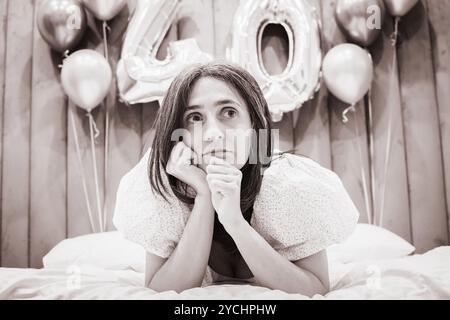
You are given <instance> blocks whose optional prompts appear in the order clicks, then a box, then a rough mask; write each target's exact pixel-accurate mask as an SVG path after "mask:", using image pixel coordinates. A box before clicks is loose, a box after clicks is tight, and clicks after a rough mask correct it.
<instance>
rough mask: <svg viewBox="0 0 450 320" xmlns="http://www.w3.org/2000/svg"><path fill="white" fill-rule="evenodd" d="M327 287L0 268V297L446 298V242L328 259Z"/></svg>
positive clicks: (449, 262)
mask: <svg viewBox="0 0 450 320" xmlns="http://www.w3.org/2000/svg"><path fill="white" fill-rule="evenodd" d="M330 282H331V290H330V292H329V293H327V294H326V295H323V296H322V295H318V294H317V295H315V296H313V297H307V296H305V295H301V294H290V293H286V292H283V291H281V290H271V289H268V288H264V287H259V286H253V285H249V284H213V285H211V286H207V287H202V288H193V289H189V290H185V291H183V292H181V293H177V292H175V291H165V292H156V291H154V290H151V289H148V288H145V287H144V286H143V283H144V274H143V273H139V272H136V271H133V270H106V269H101V268H96V267H93V266H72V267H69V268H67V269H45V268H44V269H31V268H28V269H19V268H0V299H86V300H91V299H152V300H153V299H173V300H184V299H191V300H197V299H200V300H214V299H226V300H234V299H241V300H252V299H258V300H259V299H262V300H277V299H281V300H290V299H299V300H304V299H450V246H446V247H439V248H435V249H433V250H431V251H429V252H427V253H425V254H422V255H412V256H407V257H403V258H398V259H389V260H374V261H368V260H366V261H359V262H353V263H345V264H344V263H339V262H330Z"/></svg>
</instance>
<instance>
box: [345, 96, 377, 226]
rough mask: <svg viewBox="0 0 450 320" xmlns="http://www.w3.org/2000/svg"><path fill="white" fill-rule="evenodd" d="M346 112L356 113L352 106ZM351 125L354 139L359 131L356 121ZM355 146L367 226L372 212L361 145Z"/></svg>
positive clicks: (370, 222) (370, 220) (358, 143)
mask: <svg viewBox="0 0 450 320" xmlns="http://www.w3.org/2000/svg"><path fill="white" fill-rule="evenodd" d="M346 110H348V111H350V110H351V111H353V112H356V110H355V107H354V105H352V106H351V107H349V108H347V109H346ZM348 111H347V112H348ZM353 125H354V128H355V134H356V137H359V129H358V124H357V123H356V121H353ZM357 146H358V153H359V161H360V163H361V179H362V183H363V192H364V202H365V204H366V215H367V221H368V223H369V224H372V216H371V212H372V210H371V207H370V201H369V192H368V191H367V181H366V176H365V174H364V166H363V157H362V150H361V144H360V142H359V141H358V142H357Z"/></svg>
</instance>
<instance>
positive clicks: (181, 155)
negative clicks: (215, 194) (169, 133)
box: [166, 141, 210, 197]
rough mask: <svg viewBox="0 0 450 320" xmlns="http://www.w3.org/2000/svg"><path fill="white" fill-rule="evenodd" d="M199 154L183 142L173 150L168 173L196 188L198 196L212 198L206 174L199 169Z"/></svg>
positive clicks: (167, 169) (168, 164) (167, 168)
mask: <svg viewBox="0 0 450 320" xmlns="http://www.w3.org/2000/svg"><path fill="white" fill-rule="evenodd" d="M198 160H199V159H198V157H197V154H196V153H195V152H194V151H193V150H192V149H191V148H190V147H188V146H187V145H186V144H185V143H184V142H183V141H180V142H177V144H176V145H175V146H174V147H173V148H172V151H171V153H170V157H169V161H168V163H167V167H166V172H167V173H168V174H170V175H172V176H174V177H175V178H177V179H179V180H181V181H183V182H184V183H186V184H188V185H189V186H191V187H192V188H194V190H195V192H196V193H197V195H202V196H208V197H209V196H210V190H209V187H208V183H207V181H206V172H205V171H203V170H202V169H201V168H199V167H197V166H196V165H195V164H198V163H199V161H198Z"/></svg>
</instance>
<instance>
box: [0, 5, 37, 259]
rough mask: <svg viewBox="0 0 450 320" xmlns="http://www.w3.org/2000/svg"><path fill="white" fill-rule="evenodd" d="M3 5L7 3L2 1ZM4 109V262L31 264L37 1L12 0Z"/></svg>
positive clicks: (8, 27) (9, 18)
mask: <svg viewBox="0 0 450 320" xmlns="http://www.w3.org/2000/svg"><path fill="white" fill-rule="evenodd" d="M1 7H2V10H4V9H6V7H5V5H2V6H1ZM2 30H7V35H6V36H7V38H6V39H7V51H6V64H5V68H4V72H5V73H4V75H5V92H4V94H5V96H4V110H3V125H4V127H3V152H4V153H3V168H2V170H3V172H2V176H3V179H2V220H3V222H2V252H3V255H2V266H5V267H28V263H29V262H28V222H29V216H28V213H29V195H30V194H29V175H30V171H29V160H30V104H31V68H32V66H31V57H32V50H33V48H32V46H33V45H32V44H33V2H32V1H31V0H27V1H14V2H10V3H9V8H8V24H7V28H5V29H2Z"/></svg>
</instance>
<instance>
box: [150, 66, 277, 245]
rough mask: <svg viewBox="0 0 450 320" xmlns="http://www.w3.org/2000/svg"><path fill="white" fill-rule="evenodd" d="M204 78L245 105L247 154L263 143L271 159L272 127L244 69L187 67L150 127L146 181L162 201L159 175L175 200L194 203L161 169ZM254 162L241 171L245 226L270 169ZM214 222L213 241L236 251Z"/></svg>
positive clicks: (258, 92)
mask: <svg viewBox="0 0 450 320" xmlns="http://www.w3.org/2000/svg"><path fill="white" fill-rule="evenodd" d="M204 77H210V78H214V79H217V80H222V81H223V82H225V83H226V84H228V85H229V86H231V87H232V88H234V89H235V90H236V91H237V92H238V93H239V95H240V96H241V98H242V99H243V100H244V101H245V103H246V105H247V108H248V112H249V114H250V120H251V124H252V129H254V132H255V133H256V139H252V145H251V153H250V154H252V152H256V155H259V154H260V149H259V146H260V140H261V139H263V140H262V141H263V143H264V141H265V142H266V145H264V148H263V149H264V150H265V151H266V154H265V155H264V157H265V158H266V159H271V158H272V155H273V141H272V139H273V137H272V134H271V129H272V127H273V124H272V120H271V117H270V112H269V109H268V106H267V102H266V100H265V98H264V95H263V93H262V91H261V89H260V87H259V85H258V83H257V82H256V80H255V79H254V78H253V77H252V76H251V74H250V73H249V72H247V71H246V70H245V69H243V68H241V67H239V66H236V65H232V64H229V63H217V62H214V63H207V64H196V65H193V66H191V67H188V68H186V69H185V70H183V71H182V72H181V73H180V74H179V75H178V76H177V77H175V79H174V80H173V81H172V83H171V85H170V87H169V89H168V91H167V93H166V96H165V97H164V100H163V103H162V105H161V107H160V109H159V111H158V115H157V118H156V121H155V123H154V124H153V128H154V129H155V132H156V134H155V138H154V140H153V143H152V147H151V148H152V152H151V157H150V159H149V164H148V169H149V170H148V172H149V180H150V185H151V187H152V189H153V190H155V192H157V193H158V194H160V195H161V196H162V197H163V198H164V199H165V200H166V201H168V200H167V198H166V197H165V195H164V193H167V190H166V188H165V186H164V184H163V179H162V176H161V174H166V176H167V180H168V181H169V184H170V187H171V189H172V191H173V193H174V194H175V196H176V197H177V198H178V199H179V200H181V201H182V202H184V203H186V204H193V203H194V199H193V198H191V197H189V196H188V194H187V185H186V184H184V183H183V182H181V181H179V180H178V179H177V178H175V177H174V176H172V175H167V173H166V171H165V170H161V167H162V168H164V169H165V168H166V166H167V163H168V161H169V157H170V154H171V151H172V148H173V147H174V146H175V144H176V143H177V142H178V141H172V140H171V138H172V133H173V132H174V130H175V129H179V128H183V124H182V119H183V114H184V112H185V110H186V107H187V106H188V103H189V98H190V94H191V91H192V89H193V87H194V85H195V83H196V81H198V80H199V79H201V78H204ZM260 129H266V130H265V131H263V132H264V134H265V136H264V137H263V136H262V135H261V133H260ZM255 142H256V145H255ZM249 158H250V157H249ZM256 158H257V161H256V163H254V161H252V164H250V163H249V161H248V160H247V162H246V163H245V164H244V166H243V167H242V168H241V171H242V182H241V203H240V206H241V211H242V213H243V215H244V218H245V219H246V220H247V221H248V222H250V219H251V215H252V212H253V204H254V202H255V198H256V196H257V194H258V193H259V190H260V187H261V183H262V168H264V167H267V166H270V161H269V163H261V161H260V160H261V159H260V157H259V156H257V157H256ZM252 159H253V158H252ZM253 163H254V164H253ZM151 173H153V174H151ZM163 191H164V192H163ZM217 220H218V219H217V216H216V219H215V227H214V228H215V229H214V231H215V232H214V234H215V239H217V240H219V241H220V242H221V243H222V244H223V245H224V247H225V248H226V249H227V250H228V251H236V245H235V244H234V241H233V240H232V238H231V237H230V236H229V235H228V234H227V233H226V232H225V230H224V228H223V226H222V225H221V224H220V222H218V221H217Z"/></svg>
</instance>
